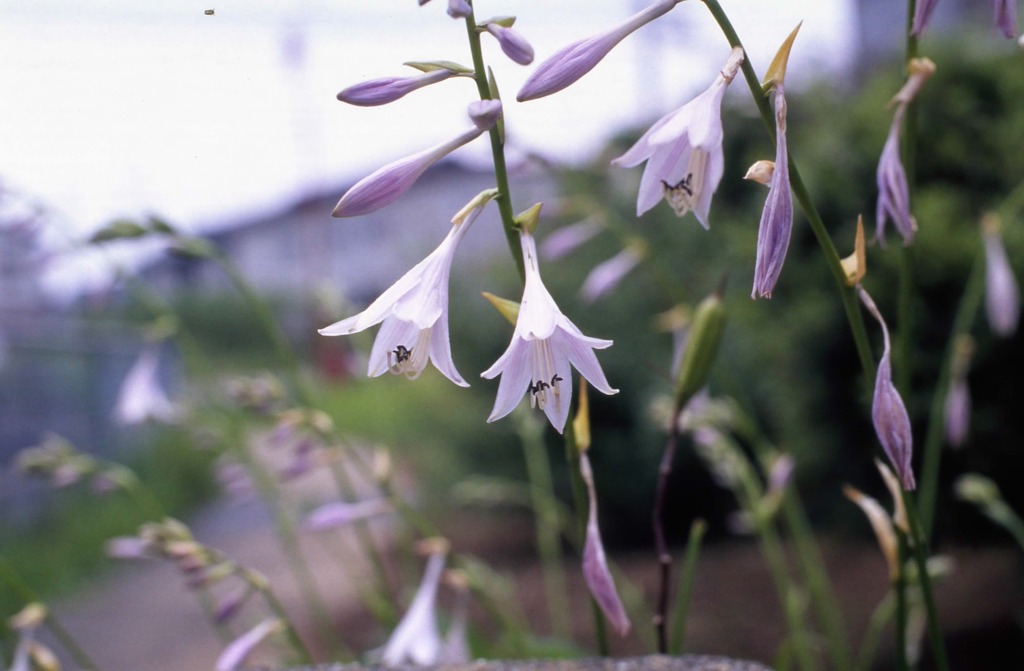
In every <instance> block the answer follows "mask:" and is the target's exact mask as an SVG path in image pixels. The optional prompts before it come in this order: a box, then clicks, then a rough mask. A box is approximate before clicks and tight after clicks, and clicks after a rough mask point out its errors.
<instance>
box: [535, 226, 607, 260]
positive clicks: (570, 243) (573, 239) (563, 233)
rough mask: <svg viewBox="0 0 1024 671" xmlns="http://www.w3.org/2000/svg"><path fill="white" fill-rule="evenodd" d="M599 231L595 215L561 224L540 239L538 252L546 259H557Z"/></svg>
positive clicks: (599, 227)
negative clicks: (564, 224)
mask: <svg viewBox="0 0 1024 671" xmlns="http://www.w3.org/2000/svg"><path fill="white" fill-rule="evenodd" d="M600 232H601V224H600V223H598V219H597V218H596V217H588V218H587V219H584V220H583V221H579V222H576V223H575V224H569V225H568V226H562V227H561V228H559V229H556V230H555V231H554V232H552V233H550V234H548V236H547V237H545V238H544V240H542V241H541V243H540V254H541V256H543V257H544V258H546V259H547V260H548V261H557V260H558V259H560V258H562V257H563V256H565V255H566V254H568V253H569V252H571V251H573V250H575V249H576V248H577V247H579V246H580V245H582V244H583V243H584V242H586V241H587V240H590V239H591V238H593V237H594V236H595V235H597V234H598V233H600Z"/></svg>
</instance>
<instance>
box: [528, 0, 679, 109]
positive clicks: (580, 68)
mask: <svg viewBox="0 0 1024 671" xmlns="http://www.w3.org/2000/svg"><path fill="white" fill-rule="evenodd" d="M680 2H682V0H657V2H654V3H652V4H651V5H650V6H648V7H647V8H646V9H644V10H642V11H640V12H638V13H636V14H634V15H633V16H631V17H629V18H628V19H626V20H625V21H623V22H622V23H620V24H619V25H617V26H615V27H614V28H612V29H611V30H608V31H606V32H603V33H600V34H599V35H594V36H593V37H588V38H587V39H584V40H580V41H579V42H574V43H572V44H570V45H569V46H567V47H565V48H563V49H562V50H560V51H559V52H558V53H556V54H555V55H554V56H551V57H550V58H548V59H547V60H546V61H544V62H543V63H541V64H540V65H539V66H538V67H537V69H536V70H534V71H533V74H531V75H530V77H529V79H527V80H526V83H525V84H523V87H522V88H521V89H519V94H518V95H517V96H516V100H518V101H519V102H524V101H526V100H534V99H535V98H543V97H544V96H547V95H551V94H552V93H556V92H558V91H561V90H562V89H564V88H565V87H567V86H569V85H570V84H573V83H574V82H575V81H576V80H577V79H579V78H580V77H582V76H583V75H585V74H587V73H588V72H590V71H591V70H592V69H593V68H594V66H595V65H597V64H598V63H599V62H601V59H602V58H604V57H605V56H607V55H608V52H609V51H611V50H612V49H613V48H615V45H617V44H618V43H619V42H621V41H622V40H623V39H625V38H626V36H628V35H629V34H631V33H632V32H633V31H635V30H637V29H638V28H640V27H641V26H644V25H646V24H647V23H650V22H651V21H653V20H654V19H656V18H658V17H659V16H661V15H662V14H664V13H666V12H668V11H669V10H670V9H672V8H673V7H675V6H676V5H677V4H679V3H680Z"/></svg>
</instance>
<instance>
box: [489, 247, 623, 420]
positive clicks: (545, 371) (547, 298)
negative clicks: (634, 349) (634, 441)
mask: <svg viewBox="0 0 1024 671" xmlns="http://www.w3.org/2000/svg"><path fill="white" fill-rule="evenodd" d="M520 243H521V245H522V249H523V262H524V265H525V270H526V286H525V288H524V290H523V299H522V301H521V303H520V306H519V317H518V319H517V320H516V330H515V333H514V334H513V336H512V342H511V343H510V344H509V346H508V349H506V350H505V353H504V354H502V355H501V357H500V358H499V359H498V360H497V361H495V362H494V365H493V366H491V367H490V368H488V369H487V370H485V371H484V372H483V373H481V376H482V377H485V378H488V379H491V378H494V377H497V376H498V375H499V374H500V375H501V382H500V384H499V385H498V396H497V399H496V400H495V402H494V409H493V410H492V411H491V415H490V417H488V418H487V421H488V422H493V421H495V420H498V419H501V418H502V417H504V416H505V415H507V414H509V413H510V412H512V411H513V410H514V409H515V407H516V406H517V405H519V401H520V400H521V399H522V395H523V393H524V392H525V393H526V394H527V395H528V396H529V397H530V404H531V405H532V406H534V407H540V408H541V409H542V410H543V411H544V414H546V415H547V417H548V419H549V420H550V421H551V425H552V426H554V427H555V429H557V430H558V431H559V432H560V433H561V431H562V429H563V428H564V427H565V422H566V419H567V418H568V417H569V405H570V403H571V401H572V372H571V370H570V365H572V366H575V367H576V369H577V370H578V371H579V372H580V374H581V375H583V377H585V378H586V379H587V380H588V381H589V382H590V384H591V385H593V386H594V387H595V388H596V389H598V390H599V391H600V392H602V393H604V394H615V393H617V392H618V390H617V389H612V388H611V387H610V386H609V385H608V380H607V379H605V376H604V371H602V370H601V364H599V363H598V361H597V356H596V355H595V354H594V349H604V348H606V347H611V345H612V341H611V340H600V339H598V338H589V337H587V336H585V335H583V333H582V332H580V330H579V329H578V328H576V325H575V324H573V323H572V322H571V321H569V319H568V318H567V317H566V316H565V315H563V314H562V312H561V310H559V309H558V306H557V305H556V304H555V299H554V298H552V297H551V294H550V293H548V290H547V288H546V287H545V286H544V282H543V280H541V277H540V268H539V267H538V265H537V243H536V242H535V241H534V239H533V235H531V234H530V233H529V232H527V231H526V230H523V231H521V232H520Z"/></svg>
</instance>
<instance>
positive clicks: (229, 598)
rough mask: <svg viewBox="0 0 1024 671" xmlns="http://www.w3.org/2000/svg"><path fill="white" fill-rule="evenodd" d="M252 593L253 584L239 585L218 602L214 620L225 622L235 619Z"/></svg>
mask: <svg viewBox="0 0 1024 671" xmlns="http://www.w3.org/2000/svg"><path fill="white" fill-rule="evenodd" d="M251 595H252V586H251V585H249V584H241V585H237V586H236V587H235V588H234V589H233V590H232V591H231V592H229V593H228V594H227V595H226V596H224V597H223V598H221V599H220V600H219V601H218V602H217V607H216V608H215V609H214V611H213V620H214V622H217V623H220V624H223V623H224V622H227V621H228V620H231V619H233V618H234V617H235V616H236V615H238V612H239V611H240V610H242V606H244V605H245V602H246V601H248V600H249V597H250V596H251Z"/></svg>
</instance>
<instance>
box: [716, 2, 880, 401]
mask: <svg viewBox="0 0 1024 671" xmlns="http://www.w3.org/2000/svg"><path fill="white" fill-rule="evenodd" d="M703 2H704V4H705V5H707V8H708V9H709V10H710V11H711V15H712V16H713V17H714V18H715V21H716V22H717V23H718V26H719V28H721V30H722V32H723V33H724V34H725V38H726V39H727V40H728V41H729V45H730V46H732V47H740V48H743V43H742V42H740V38H739V36H737V34H736V30H735V29H734V28H733V26H732V23H731V22H730V21H729V17H728V16H726V14H725V12H724V11H723V10H722V7H721V5H719V4H718V0H703ZM744 53H746V50H744ZM741 67H742V70H743V77H744V79H746V81H747V86H748V87H749V88H750V93H751V95H752V96H753V98H754V103H755V104H756V105H757V109H758V112H760V114H761V118H762V119H763V120H764V123H765V125H766V126H767V127H768V132H769V134H770V135H771V136H772V140H773V141H774V140H775V113H774V112H773V111H772V109H771V107H770V105H769V104H768V99H767V97H766V96H765V95H764V92H763V91H762V89H761V84H760V83H759V82H758V79H757V74H756V73H755V72H754V66H753V65H751V64H750V59H748V58H744V59H743V64H742V66H741ZM789 179H790V186H791V187H792V190H793V195H794V196H796V199H797V201H798V202H799V203H800V207H801V209H803V211H804V215H805V216H806V217H807V221H808V222H809V223H810V225H811V230H812V231H813V232H814V237H815V238H817V240H818V245H819V246H820V247H821V251H822V253H823V254H824V255H825V263H826V264H827V265H828V268H829V270H830V271H831V272H832V277H833V278H834V279H835V281H836V286H837V287H838V290H839V296H840V298H841V299H842V301H843V309H844V310H845V311H846V319H847V321H849V323H850V333H851V335H852V336H853V341H854V344H855V345H856V347H857V355H858V356H859V357H860V364H861V369H862V370H863V371H864V379H865V385H868V386H870V385H871V384H872V381H873V379H874V374H875V362H874V357H873V356H872V354H871V345H870V343H869V340H868V334H867V329H866V328H865V326H864V317H863V315H862V314H861V312H860V307H859V306H858V304H857V296H856V294H855V293H854V291H853V289H851V288H850V287H848V286H846V273H845V272H843V266H842V263H841V262H840V258H839V253H838V252H837V251H836V247H835V244H833V242H832V238H831V237H830V236H829V234H828V230H827V229H826V228H825V224H824V222H823V221H822V220H821V215H819V214H818V210H817V208H815V206H814V202H813V201H812V200H811V196H810V193H808V191H807V187H806V186H805V185H804V181H803V179H802V178H801V177H800V171H799V170H797V167H796V161H795V160H794V159H793V156H792V153H791V154H790V157H789Z"/></svg>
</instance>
